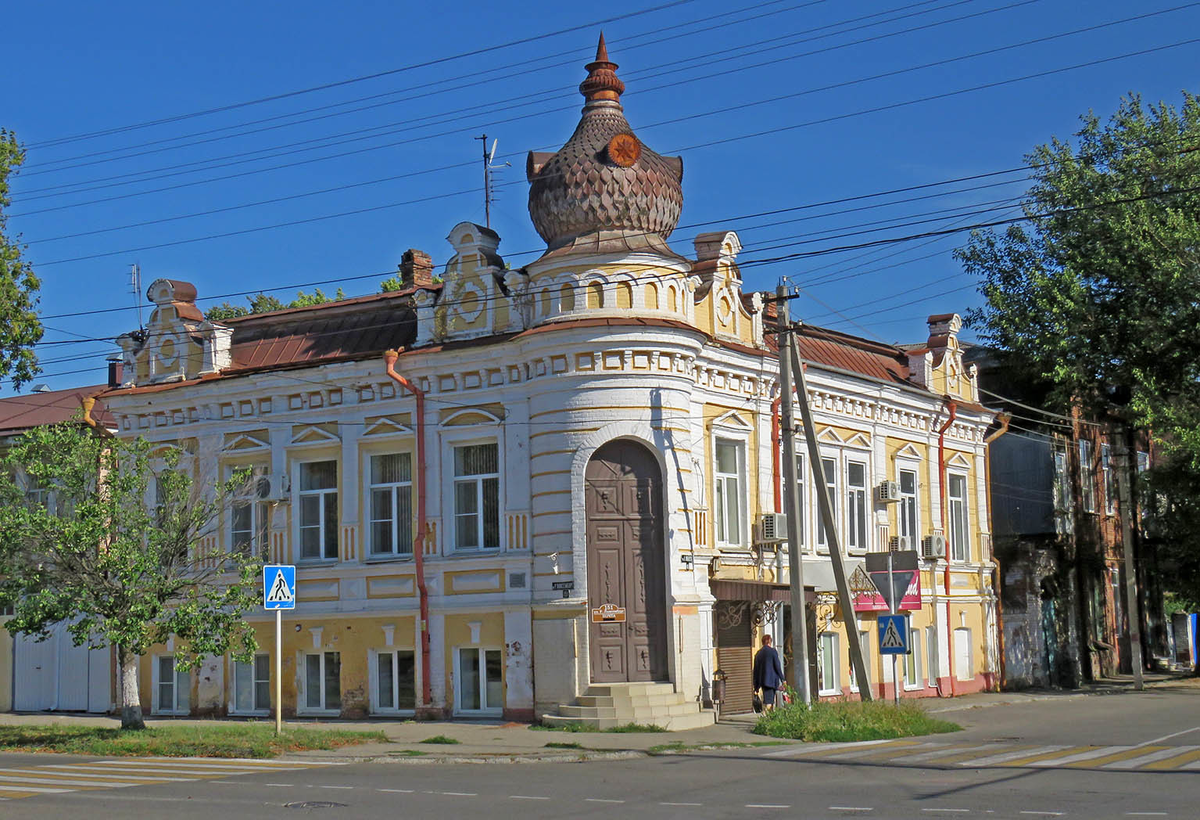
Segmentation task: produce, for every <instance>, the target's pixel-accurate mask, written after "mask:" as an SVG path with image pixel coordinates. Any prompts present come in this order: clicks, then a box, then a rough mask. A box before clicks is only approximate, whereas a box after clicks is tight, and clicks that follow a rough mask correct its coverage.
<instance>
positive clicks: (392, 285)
mask: <svg viewBox="0 0 1200 820" xmlns="http://www.w3.org/2000/svg"><path fill="white" fill-rule="evenodd" d="M398 290H404V280H403V279H401V278H400V274H398V273H397V274H396V275H395V276H389V277H388V278H387V279H384V280H383V281H382V282H380V283H379V292H380V293H395V292H396V291H398Z"/></svg>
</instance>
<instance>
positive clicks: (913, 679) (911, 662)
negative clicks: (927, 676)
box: [904, 629, 924, 689]
mask: <svg viewBox="0 0 1200 820" xmlns="http://www.w3.org/2000/svg"><path fill="white" fill-rule="evenodd" d="M922 686H924V681H922V680H921V630H919V629H911V630H909V632H908V654H907V655H905V656H904V688H905V689H919V688H921V687H922Z"/></svg>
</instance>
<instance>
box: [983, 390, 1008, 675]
mask: <svg viewBox="0 0 1200 820" xmlns="http://www.w3.org/2000/svg"><path fill="white" fill-rule="evenodd" d="M996 421H998V422H1000V427H999V428H998V429H996V430H994V431H992V432H991V433H989V434H988V435H987V436H986V437H985V438H984V440H983V444H984V446H985V447H986V446H988V445H990V444H991V443H992V442H993V441H995V440H996V439H998V438H1000V436H1002V435H1004V434H1005V433H1007V432H1008V423H1009V422H1010V421H1012V415H1011V414H1009V413H998V414H997V415H996ZM983 469H984V481H983V483H984V486H985V487H987V505H988V520H989V521H990V520H991V517H992V451H991V450H988V451H987V458H986V459H984V462H983ZM991 529H992V563H993V564H995V565H996V568H995V569H994V570H992V572H993V573H994V574H993V576H992V595H994V596H996V603H995V605H996V641H997V649H998V650H999V654H1000V679H999V680H998V681H996V691H999V690H1000V689H1001V688H1002V687H1003V686H1004V682H1005V680H1006V679H1007V678H1008V667H1007V666H1006V664H1005V662H1004V608H1003V607H1002V606H1000V600H999V597H1000V578H1001V575H1000V559H999V558H997V557H996V532H995V528H994V527H993V528H991Z"/></svg>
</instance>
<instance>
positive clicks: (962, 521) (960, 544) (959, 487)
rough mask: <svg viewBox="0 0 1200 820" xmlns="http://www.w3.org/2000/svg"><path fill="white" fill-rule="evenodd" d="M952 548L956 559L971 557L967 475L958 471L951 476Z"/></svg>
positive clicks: (952, 553)
mask: <svg viewBox="0 0 1200 820" xmlns="http://www.w3.org/2000/svg"><path fill="white" fill-rule="evenodd" d="M949 478H950V480H949V482H948V484H949V496H950V549H951V555H952V556H953V558H954V560H955V561H968V560H970V558H971V537H970V530H969V529H968V526H969V525H970V521H969V519H968V516H967V477H966V476H965V475H959V474H957V473H951V474H950V476H949Z"/></svg>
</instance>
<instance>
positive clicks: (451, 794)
mask: <svg viewBox="0 0 1200 820" xmlns="http://www.w3.org/2000/svg"><path fill="white" fill-rule="evenodd" d="M437 794H444V795H448V796H449V797H478V796H479V793H478V792H437Z"/></svg>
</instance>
